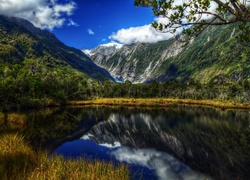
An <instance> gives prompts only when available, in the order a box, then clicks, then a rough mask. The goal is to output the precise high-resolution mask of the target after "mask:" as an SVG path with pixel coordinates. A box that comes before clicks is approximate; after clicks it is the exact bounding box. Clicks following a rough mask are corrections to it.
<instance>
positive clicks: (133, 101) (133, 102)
mask: <svg viewBox="0 0 250 180" xmlns="http://www.w3.org/2000/svg"><path fill="white" fill-rule="evenodd" d="M178 104H180V105H191V106H208V107H215V108H220V109H250V104H243V103H236V102H229V101H225V102H221V101H215V100H193V99H170V98H102V99H95V100H86V101H69V102H67V105H73V106H79V105H122V106H139V107H140V106H142V107H143V106H145V107H166V106H172V105H178Z"/></svg>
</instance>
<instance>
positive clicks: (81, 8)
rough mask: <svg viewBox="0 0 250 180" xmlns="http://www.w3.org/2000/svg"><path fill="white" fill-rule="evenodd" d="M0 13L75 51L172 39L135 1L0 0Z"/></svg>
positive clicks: (146, 10)
mask: <svg viewBox="0 0 250 180" xmlns="http://www.w3.org/2000/svg"><path fill="white" fill-rule="evenodd" d="M0 14H4V15H9V16H17V17H22V18H24V19H27V20H29V21H31V22H32V23H33V24H34V25H35V26H37V27H39V28H41V29H47V30H49V31H51V32H52V33H54V34H55V35H56V36H57V37H58V38H59V39H60V40H61V41H62V42H64V43H65V44H66V45H68V46H72V47H75V48H78V49H90V48H94V47H96V46H98V45H99V44H107V43H110V42H118V43H121V44H132V43H137V42H148V43H155V42H157V41H161V40H165V39H168V38H169V37H171V35H169V34H164V33H159V32H157V31H155V29H153V28H152V27H151V26H150V23H151V22H153V21H154V20H155V17H154V16H153V13H152V10H151V8H142V7H139V8H137V7H135V6H134V0H105V1H104V0H22V1H21V0H0Z"/></svg>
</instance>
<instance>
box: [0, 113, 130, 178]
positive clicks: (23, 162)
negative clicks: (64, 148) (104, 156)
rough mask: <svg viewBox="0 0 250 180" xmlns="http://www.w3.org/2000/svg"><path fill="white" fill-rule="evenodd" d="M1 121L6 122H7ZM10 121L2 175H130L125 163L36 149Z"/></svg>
mask: <svg viewBox="0 0 250 180" xmlns="http://www.w3.org/2000/svg"><path fill="white" fill-rule="evenodd" d="M12 117H14V116H12ZM10 119H11V118H10ZM10 119H9V120H10ZM0 120H1V118H0ZM1 121H2V120H1ZM7 121H8V120H7ZM2 123H4V124H6V122H2ZM2 123H0V125H3V124H2ZM7 123H8V126H7V127H5V128H8V129H5V130H4V129H3V128H1V129H0V130H1V131H0V133H1V134H0V179H3V180H9V179H10V180H12V179H13V180H23V179H27V180H58V179H63V180H64V179H65V180H67V179H72V180H73V179H74V180H78V179H79V180H82V179H84V180H117V179H119V180H127V179H129V171H128V167H127V166H126V165H123V164H120V165H114V164H112V163H107V162H99V161H87V160H85V159H67V160H65V159H64V158H63V157H61V156H51V157H50V156H49V154H48V153H47V152H43V151H39V152H35V151H34V150H33V149H32V148H31V147H30V146H29V144H28V143H27V142H25V140H24V137H23V136H22V135H21V134H19V133H17V132H18V130H20V129H17V127H16V126H13V125H11V124H13V121H8V122H7ZM14 124H15V121H14Z"/></svg>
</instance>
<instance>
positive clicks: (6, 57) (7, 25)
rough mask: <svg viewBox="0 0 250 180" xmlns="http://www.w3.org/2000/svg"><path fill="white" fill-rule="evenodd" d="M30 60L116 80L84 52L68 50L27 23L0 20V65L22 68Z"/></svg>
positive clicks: (3, 17)
mask: <svg viewBox="0 0 250 180" xmlns="http://www.w3.org/2000/svg"><path fill="white" fill-rule="evenodd" d="M28 59H29V60H31V59H32V61H36V62H39V63H40V64H43V65H44V66H46V67H48V68H58V67H64V68H66V67H67V68H68V69H70V71H75V70H76V71H78V72H81V73H82V74H85V77H88V78H94V79H99V80H101V81H102V80H104V78H105V77H107V78H109V79H113V78H112V77H111V76H110V74H109V73H108V72H107V71H106V70H104V69H103V68H100V67H99V66H97V65H96V64H94V63H93V62H92V61H91V60H90V58H89V57H88V56H86V55H85V54H84V53H83V52H82V51H80V50H78V49H75V48H72V47H68V46H66V45H65V44H63V43H62V42H61V41H60V40H58V39H57V38H56V36H55V35H54V34H52V33H50V32H48V31H46V30H41V29H39V28H36V27H35V26H33V24H31V23H30V22H29V21H26V20H24V19H21V18H16V17H5V16H0V63H10V64H21V63H23V62H25V61H27V60H28Z"/></svg>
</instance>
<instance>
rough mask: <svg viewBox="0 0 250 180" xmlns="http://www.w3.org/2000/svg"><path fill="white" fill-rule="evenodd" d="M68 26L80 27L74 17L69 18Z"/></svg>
mask: <svg viewBox="0 0 250 180" xmlns="http://www.w3.org/2000/svg"><path fill="white" fill-rule="evenodd" d="M68 26H75V27H78V26H79V24H77V23H76V22H74V21H73V20H72V19H69V23H68Z"/></svg>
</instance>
